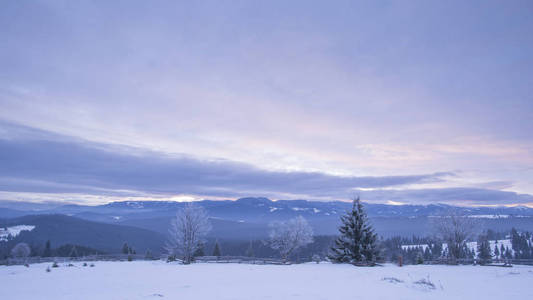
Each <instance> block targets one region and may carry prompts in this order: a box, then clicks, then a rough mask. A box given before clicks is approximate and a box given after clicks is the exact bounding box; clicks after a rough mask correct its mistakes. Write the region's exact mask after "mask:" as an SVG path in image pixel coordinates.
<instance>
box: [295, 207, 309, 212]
mask: <svg viewBox="0 0 533 300" xmlns="http://www.w3.org/2000/svg"><path fill="white" fill-rule="evenodd" d="M292 210H294V211H301V210H307V208H303V207H293V208H292Z"/></svg>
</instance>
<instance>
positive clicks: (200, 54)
mask: <svg viewBox="0 0 533 300" xmlns="http://www.w3.org/2000/svg"><path fill="white" fill-rule="evenodd" d="M0 36H1V37H2V39H1V40H2V41H1V42H0V164H1V165H0V199H2V200H14V201H36V202H39V201H61V202H66V203H85V204H98V203H107V202H109V201H121V200H176V201H188V200H199V199H215V200H217V199H236V198H239V197H245V196H263V197H269V198H271V199H274V200H276V199H308V200H317V201H330V200H349V199H350V198H351V197H352V196H353V195H355V194H357V195H360V196H361V198H362V199H363V200H364V201H368V202H373V203H391V204H431V203H446V204H453V205H528V206H532V207H533V2H531V1H184V2H182V1H74V2H73V1H24V0H20V1H12V0H8V1H2V2H1V3H0Z"/></svg>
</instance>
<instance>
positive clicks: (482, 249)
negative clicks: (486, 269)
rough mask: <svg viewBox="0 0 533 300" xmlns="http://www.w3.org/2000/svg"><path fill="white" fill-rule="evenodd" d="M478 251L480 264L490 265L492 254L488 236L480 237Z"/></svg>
mask: <svg viewBox="0 0 533 300" xmlns="http://www.w3.org/2000/svg"><path fill="white" fill-rule="evenodd" d="M477 251H478V258H479V263H480V264H482V265H484V264H487V263H490V260H491V259H492V254H491V252H490V243H489V240H488V238H487V236H486V235H480V236H479V239H478V242H477Z"/></svg>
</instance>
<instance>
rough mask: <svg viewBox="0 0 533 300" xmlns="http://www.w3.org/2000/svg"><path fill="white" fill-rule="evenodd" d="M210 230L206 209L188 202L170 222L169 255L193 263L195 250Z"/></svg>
mask: <svg viewBox="0 0 533 300" xmlns="http://www.w3.org/2000/svg"><path fill="white" fill-rule="evenodd" d="M209 230H211V224H210V223H209V219H208V216H207V214H206V212H205V210H204V209H203V208H202V207H200V206H196V205H194V204H192V203H188V204H187V205H185V207H184V208H182V209H180V210H179V211H178V212H177V213H176V217H175V218H174V219H172V221H171V222H170V228H169V230H168V232H169V239H168V241H167V243H166V246H165V249H166V250H167V252H168V254H169V256H172V257H179V258H181V259H183V263H186V264H188V263H191V261H192V259H193V255H194V252H195V251H196V250H197V249H198V247H199V246H200V243H201V242H202V241H203V238H204V237H205V235H206V234H207V233H208V232H209Z"/></svg>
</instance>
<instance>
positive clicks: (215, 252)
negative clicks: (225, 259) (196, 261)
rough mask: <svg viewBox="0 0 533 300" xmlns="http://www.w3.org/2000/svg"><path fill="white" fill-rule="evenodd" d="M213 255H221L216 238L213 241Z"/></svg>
mask: <svg viewBox="0 0 533 300" xmlns="http://www.w3.org/2000/svg"><path fill="white" fill-rule="evenodd" d="M213 256H222V252H220V245H219V244H218V240H217V241H216V242H215V248H214V249H213Z"/></svg>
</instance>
